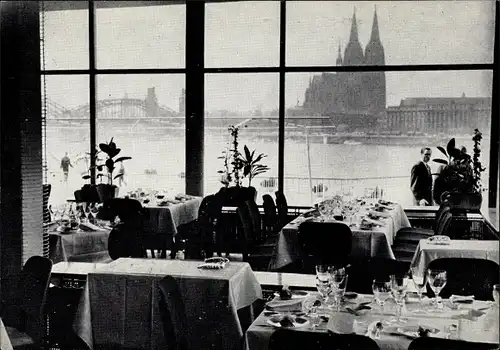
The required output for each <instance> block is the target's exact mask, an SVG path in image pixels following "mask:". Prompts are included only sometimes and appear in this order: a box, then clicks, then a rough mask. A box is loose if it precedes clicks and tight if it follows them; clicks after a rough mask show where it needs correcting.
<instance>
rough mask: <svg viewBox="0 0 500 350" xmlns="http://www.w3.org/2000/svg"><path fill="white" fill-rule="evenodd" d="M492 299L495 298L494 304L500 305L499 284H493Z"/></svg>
mask: <svg viewBox="0 0 500 350" xmlns="http://www.w3.org/2000/svg"><path fill="white" fill-rule="evenodd" d="M493 300H495V306H497V307H498V306H499V305H500V284H495V285H493Z"/></svg>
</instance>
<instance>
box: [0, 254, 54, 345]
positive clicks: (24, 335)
mask: <svg viewBox="0 0 500 350" xmlns="http://www.w3.org/2000/svg"><path fill="white" fill-rule="evenodd" d="M51 270H52V261H51V260H50V259H48V258H44V257H41V256H33V257H31V258H29V259H28V261H27V262H26V263H25V264H24V266H23V269H22V271H21V276H20V279H19V288H18V295H19V296H18V298H16V299H15V301H14V303H13V304H10V305H5V307H4V308H2V319H3V321H4V323H5V326H6V327H5V328H6V330H7V334H8V336H9V338H10V341H11V343H12V346H13V348H14V349H42V348H43V339H44V319H45V318H44V307H45V301H46V298H47V289H48V287H49V281H50V275H51ZM4 317H5V318H4Z"/></svg>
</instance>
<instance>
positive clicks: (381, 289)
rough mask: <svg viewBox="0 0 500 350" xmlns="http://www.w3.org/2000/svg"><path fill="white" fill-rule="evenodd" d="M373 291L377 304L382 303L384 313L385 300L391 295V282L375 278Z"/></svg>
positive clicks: (381, 308) (381, 307)
mask: <svg viewBox="0 0 500 350" xmlns="http://www.w3.org/2000/svg"><path fill="white" fill-rule="evenodd" d="M372 291H373V295H374V296H375V300H376V302H377V304H378V305H380V310H381V312H382V314H384V312H385V310H384V305H385V301H386V300H387V299H388V298H389V297H390V296H391V282H390V281H383V280H376V279H375V280H373V284H372Z"/></svg>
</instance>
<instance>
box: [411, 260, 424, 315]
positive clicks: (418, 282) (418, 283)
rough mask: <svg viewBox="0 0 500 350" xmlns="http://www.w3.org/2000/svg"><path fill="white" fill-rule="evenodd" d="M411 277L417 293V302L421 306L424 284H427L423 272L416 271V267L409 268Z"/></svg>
mask: <svg viewBox="0 0 500 350" xmlns="http://www.w3.org/2000/svg"><path fill="white" fill-rule="evenodd" d="M411 279H412V280H413V284H414V285H415V289H416V290H417V294H418V302H419V304H420V306H422V296H423V294H424V291H425V286H426V284H427V281H426V278H425V274H420V273H418V271H417V268H412V269H411Z"/></svg>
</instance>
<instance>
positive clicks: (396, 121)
mask: <svg viewBox="0 0 500 350" xmlns="http://www.w3.org/2000/svg"><path fill="white" fill-rule="evenodd" d="M490 117H491V98H490V97H466V96H465V94H462V97H434V98H433V97H412V98H405V99H403V100H401V103H400V105H399V106H389V107H387V111H386V115H385V117H384V118H383V119H382V120H380V122H379V128H380V129H381V130H385V131H387V132H389V133H392V134H396V133H403V134H439V133H445V134H470V133H471V132H472V130H473V129H475V128H478V129H480V130H485V131H487V130H489V119H490Z"/></svg>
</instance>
